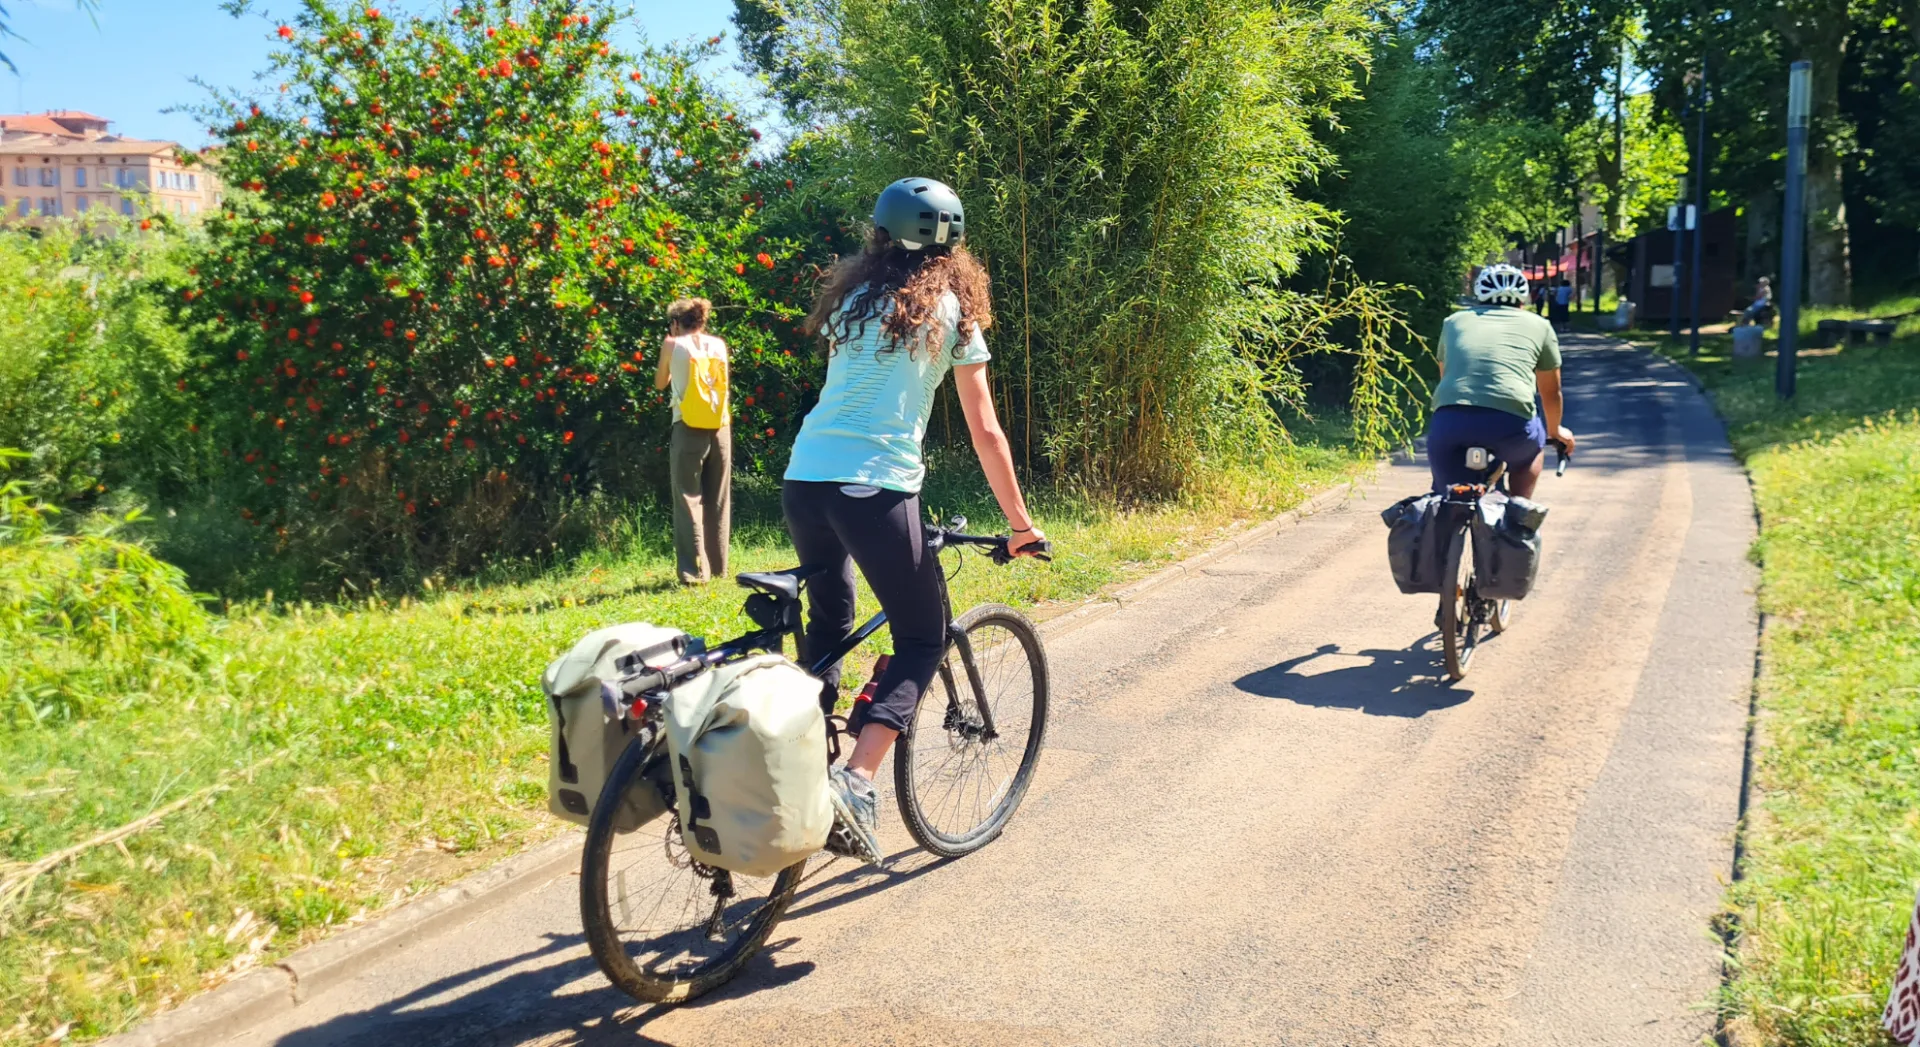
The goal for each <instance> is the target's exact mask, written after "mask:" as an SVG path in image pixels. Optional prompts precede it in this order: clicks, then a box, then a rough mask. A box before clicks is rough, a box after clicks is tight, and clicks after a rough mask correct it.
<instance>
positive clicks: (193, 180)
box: [187, 175, 200, 190]
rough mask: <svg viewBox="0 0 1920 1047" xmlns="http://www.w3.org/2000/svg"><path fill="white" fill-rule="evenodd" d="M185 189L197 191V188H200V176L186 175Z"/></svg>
mask: <svg viewBox="0 0 1920 1047" xmlns="http://www.w3.org/2000/svg"><path fill="white" fill-rule="evenodd" d="M187 188H188V189H194V190H197V189H199V188H200V176H198V175H188V176H187Z"/></svg>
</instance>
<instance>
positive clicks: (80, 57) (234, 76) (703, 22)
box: [0, 0, 747, 146]
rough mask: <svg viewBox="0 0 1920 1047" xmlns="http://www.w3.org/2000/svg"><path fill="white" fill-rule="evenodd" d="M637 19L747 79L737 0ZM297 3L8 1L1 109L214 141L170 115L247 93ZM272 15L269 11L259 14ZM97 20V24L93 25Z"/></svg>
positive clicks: (414, 0) (385, 4) (427, 6)
mask: <svg viewBox="0 0 1920 1047" xmlns="http://www.w3.org/2000/svg"><path fill="white" fill-rule="evenodd" d="M632 4H633V11H634V14H633V18H634V20H635V21H637V22H638V23H639V25H640V26H642V27H643V28H644V30H645V32H646V34H647V36H648V38H650V39H653V40H657V41H670V40H681V39H686V38H690V37H710V36H716V35H720V34H727V36H728V38H729V39H728V57H727V58H726V59H724V60H723V61H722V62H721V64H720V65H719V66H717V67H715V68H714V69H713V70H712V72H713V73H714V74H715V75H716V76H718V77H719V78H721V79H722V80H725V81H730V82H732V83H733V84H734V85H735V86H736V87H738V88H741V89H745V88H746V86H747V81H746V79H745V77H744V76H743V75H742V74H741V73H739V72H738V71H737V70H736V69H735V68H734V64H735V62H736V61H737V59H736V58H735V57H734V56H735V55H737V52H735V51H733V50H732V40H731V36H732V29H733V26H732V23H731V22H730V21H729V20H728V19H729V16H730V15H731V14H732V13H733V4H732V3H731V2H729V0H632ZM296 6H297V5H296V3H295V2H294V0H255V3H254V8H255V10H254V11H253V12H252V13H249V14H247V15H243V16H241V17H240V18H234V17H233V16H231V15H229V14H227V13H226V12H225V11H222V10H221V9H220V7H221V5H220V2H219V0H99V11H98V14H97V15H96V16H94V17H91V18H90V17H88V15H87V14H86V13H85V12H82V11H80V10H79V9H78V8H76V7H75V6H74V4H73V0H10V2H8V3H7V5H6V7H7V10H8V11H9V12H10V13H11V14H12V15H13V28H14V31H15V32H17V33H19V34H20V35H21V36H23V37H25V38H26V39H25V40H6V41H4V42H0V50H4V51H5V52H6V54H7V55H8V56H9V57H11V58H12V59H13V61H14V63H15V64H16V65H18V66H19V67H20V75H19V76H18V77H15V76H13V75H12V74H10V73H8V72H7V71H6V69H5V67H4V66H0V112H25V113H38V112H41V111H43V110H47V109H82V110H85V111H87V112H90V113H94V114H97V115H99V116H104V117H106V118H107V119H109V120H112V121H113V127H112V130H113V131H114V132H115V133H118V134H124V135H128V136H131V137H134V138H163V139H171V140H173V141H177V142H180V143H182V144H185V145H188V146H199V145H204V144H205V143H206V128H205V127H203V126H201V123H200V121H198V120H195V119H194V118H193V117H192V116H190V115H188V114H187V113H184V112H178V111H176V112H167V110H169V109H177V107H180V106H182V105H191V104H194V103H197V102H201V101H204V100H205V99H206V93H205V92H204V91H202V90H201V89H200V88H199V87H197V86H195V85H194V83H193V80H194V79H195V78H198V79H201V80H204V81H206V82H208V83H210V84H214V85H217V86H220V87H228V88H246V87H250V86H251V85H252V84H253V83H254V74H255V73H256V72H257V71H259V70H262V69H265V68H266V65H267V53H268V52H269V51H270V50H272V32H273V28H274V26H276V25H278V24H279V23H278V21H277V20H276V19H273V18H272V17H271V16H272V14H274V13H276V12H280V13H284V12H290V11H292V10H293V9H294V8H295V7H296ZM377 6H379V7H382V8H383V9H386V10H388V11H390V12H400V11H408V10H410V11H430V10H438V9H440V6H441V4H440V3H439V2H438V0H382V2H380V3H378V4H377ZM262 12H265V14H262ZM96 22H97V24H96Z"/></svg>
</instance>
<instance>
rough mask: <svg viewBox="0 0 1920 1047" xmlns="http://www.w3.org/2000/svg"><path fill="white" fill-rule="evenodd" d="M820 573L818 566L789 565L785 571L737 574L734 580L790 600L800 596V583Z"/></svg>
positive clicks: (742, 585) (748, 587)
mask: <svg viewBox="0 0 1920 1047" xmlns="http://www.w3.org/2000/svg"><path fill="white" fill-rule="evenodd" d="M819 573H820V568H818V567H789V568H787V569H786V570H784V571H762V572H760V573H758V574H736V575H734V576H733V580H734V581H736V582H739V583H740V585H741V587H742V588H746V589H758V590H760V591H761V592H763V593H769V594H771V595H774V596H778V597H782V598H784V599H788V600H798V599H799V598H800V583H801V582H804V581H806V580H807V579H809V578H811V577H813V576H814V575H816V574H819Z"/></svg>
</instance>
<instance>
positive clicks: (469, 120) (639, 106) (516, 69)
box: [175, 0, 803, 588]
mask: <svg viewBox="0 0 1920 1047" xmlns="http://www.w3.org/2000/svg"><path fill="white" fill-rule="evenodd" d="M349 8H350V9H349ZM619 17H620V16H619V15H617V14H616V13H615V12H614V11H613V9H612V7H611V5H610V4H603V3H575V2H573V0H529V2H527V3H516V4H512V5H498V6H492V7H489V6H482V5H474V6H468V7H465V8H461V9H459V10H457V11H455V12H453V13H450V14H447V15H444V16H440V17H434V18H417V19H408V20H406V21H396V20H394V19H392V18H389V17H386V16H383V15H381V14H379V12H377V11H375V10H374V9H371V8H368V9H365V10H362V9H361V6H360V5H358V4H354V5H342V4H339V3H335V2H332V0H307V2H306V3H305V4H304V5H303V7H302V9H301V12H300V14H299V15H298V16H297V17H296V18H294V19H293V20H292V21H291V23H290V24H288V25H287V26H284V27H282V28H281V30H280V35H281V37H283V38H284V39H285V40H286V41H287V42H286V44H285V49H284V50H282V51H280V52H278V53H276V54H275V56H274V58H273V73H272V74H271V76H270V77H269V78H270V79H276V80H280V81H284V82H285V83H286V85H287V87H286V90H285V92H284V93H283V94H281V95H280V96H279V97H278V98H270V99H263V100H257V101H252V102H248V101H245V100H227V101H224V102H223V103H222V104H221V106H220V107H219V109H218V111H217V112H214V113H210V114H209V115H210V117H211V118H213V119H216V120H217V121H218V122H219V123H220V125H221V126H219V127H218V128H217V131H218V133H219V134H220V136H221V140H222V148H223V160H222V170H223V176H224V178H225V179H226V181H227V184H228V185H229V186H231V187H233V189H234V190H235V191H234V192H233V193H232V194H230V197H229V203H228V205H227V206H226V207H225V208H224V209H223V210H222V211H220V212H219V213H217V214H215V215H213V216H212V217H210V218H209V220H208V222H207V230H208V236H209V241H210V242H209V243H208V246H207V249H206V251H205V252H204V254H203V255H202V256H201V257H200V258H199V259H198V260H197V262H196V264H195V266H194V268H193V270H192V271H191V272H190V273H189V274H188V277H187V278H186V279H184V280H182V281H181V282H180V285H179V286H178V287H177V288H176V289H175V291H176V296H177V298H178V300H179V308H180V313H181V317H182V321H183V322H184V323H187V324H189V325H191V326H192V327H193V329H194V331H195V334H196V338H197V342H198V345H199V347H200V353H199V356H198V359H197V361H196V363H195V366H194V367H193V369H192V370H191V371H190V372H189V374H188V376H187V389H188V391H189V392H190V393H191V394H192V396H193V397H194V399H195V401H196V402H197V403H198V404H199V405H200V406H201V410H200V411H199V413H198V414H197V415H196V417H194V418H193V419H192V420H191V422H190V424H189V425H188V426H186V428H188V429H189V430H196V429H197V430H198V431H201V432H202V433H203V434H204V435H205V436H206V437H207V438H208V440H209V441H210V442H211V446H212V447H213V448H214V449H215V450H217V453H218V454H219V455H220V456H222V464H223V467H224V470H225V471H226V472H228V473H229V474H230V475H231V476H232V477H233V478H234V479H235V482H233V483H232V484H230V486H229V488H228V490H227V491H226V492H225V495H226V497H227V498H228V499H229V500H230V501H229V502H228V503H227V504H228V508H227V510H226V511H227V512H228V513H229V514H232V515H233V516H235V517H236V518H238V519H241V520H244V521H245V522H246V524H247V525H248V526H250V527H253V528H257V529H259V530H260V531H261V532H262V534H263V535H265V536H266V544H267V547H270V548H274V549H275V550H276V551H277V552H286V551H289V550H291V551H293V552H296V553H298V554H299V555H301V556H305V557H308V558H311V559H322V560H325V561H327V563H328V568H329V570H330V571H331V573H333V574H334V575H335V577H336V578H337V577H339V576H342V575H344V576H347V577H354V576H357V575H364V574H367V573H375V572H380V571H393V570H406V569H413V570H419V569H423V568H435V567H442V566H444V567H447V568H451V569H454V570H464V569H470V568H472V567H473V566H475V565H476V564H478V563H479V562H481V561H482V560H483V559H484V558H486V557H490V556H495V555H503V554H515V553H520V552H524V551H528V550H532V549H540V548H545V547H546V546H547V545H549V544H550V543H552V542H553V541H554V540H555V536H556V534H557V533H559V531H560V529H562V528H563V527H564V526H565V524H566V519H567V517H568V515H569V514H570V513H572V514H575V515H577V514H578V512H579V511H580V510H579V508H578V507H579V506H580V505H581V504H583V502H592V501H593V500H595V499H598V498H602V497H605V498H611V499H614V500H615V501H616V502H617V501H619V500H624V499H627V498H632V497H634V496H636V495H641V494H644V493H646V492H648V491H650V490H652V488H653V485H654V484H656V483H657V482H658V479H659V478H660V477H661V476H662V475H663V471H664V453H663V452H664V445H665V439H666V429H667V425H668V421H669V418H670V414H669V405H668V404H667V403H666V396H665V394H663V393H656V392H655V391H654V390H653V388H652V382H651V378H652V372H653V366H652V364H653V361H654V359H656V357H655V354H656V353H657V352H658V346H659V342H660V339H661V337H662V336H663V335H664V334H665V333H666V330H665V323H664V315H665V307H666V305H667V304H668V302H669V301H671V300H672V299H673V298H675V297H679V296H682V295H692V294H698V295H702V296H705V297H708V298H711V299H712V300H713V301H714V303H715V306H716V321H715V323H714V325H713V327H714V330H715V332H716V333H717V334H720V335H721V336H722V337H725V338H727V339H728V341H729V342H731V343H732V345H733V354H734V384H735V386H736V387H737V388H742V389H748V390H753V389H762V390H766V392H765V393H764V394H762V395H765V396H773V395H774V394H776V393H778V394H782V395H783V396H784V395H785V394H789V393H791V394H794V395H795V396H796V397H797V394H798V393H799V392H800V391H801V390H802V388H803V383H802V381H801V379H800V374H799V369H800V367H801V363H800V362H799V361H797V360H796V359H795V357H794V356H792V355H791V354H790V353H789V352H787V351H785V350H783V349H782V348H781V347H780V346H779V345H778V344H777V342H776V339H775V336H774V334H773V332H772V330H771V328H770V327H769V322H770V321H778V320H781V319H783V318H790V317H791V316H792V315H793V308H792V307H791V306H789V305H787V304H785V303H784V296H785V295H786V294H787V293H788V292H789V291H790V290H791V289H792V288H793V287H794V285H795V284H796V283H797V282H798V280H799V277H800V272H799V271H798V270H797V269H796V268H795V267H794V265H793V264H792V263H790V262H789V261H788V259H789V256H790V255H791V253H792V245H791V244H790V243H787V242H784V241H780V240H771V239H768V238H767V237H765V236H764V235H762V232H761V229H760V227H759V219H758V217H757V216H758V214H759V211H760V208H761V207H762V205H763V204H764V203H765V200H766V191H765V190H766V188H767V183H766V182H765V180H759V181H756V175H757V171H756V168H758V167H760V166H761V164H760V161H758V160H754V159H751V158H750V153H751V151H752V149H753V143H754V141H755V140H756V139H758V137H759V132H758V131H754V130H752V129H751V128H749V127H747V126H746V125H745V123H744V122H743V121H742V120H741V119H740V118H739V116H738V115H737V114H736V113H735V112H734V110H733V109H732V107H731V106H730V105H729V104H728V102H727V101H726V99H724V98H722V97H720V96H718V95H716V94H715V93H714V92H712V91H711V90H710V89H709V88H708V87H707V86H706V85H704V84H703V83H702V82H701V81H700V79H699V78H698V77H697V76H696V75H695V73H694V71H693V68H692V63H693V61H694V59H695V58H697V57H699V56H698V55H697V54H679V53H674V52H648V53H646V54H643V55H641V56H639V57H637V58H635V57H629V56H626V55H623V54H621V53H619V52H618V51H616V50H614V49H613V48H612V47H611V46H610V45H609V43H608V42H607V37H608V35H609V33H610V31H611V28H612V26H613V24H614V22H615V21H616V20H617V19H618V18H619ZM748 415H749V417H752V418H753V420H754V421H755V422H756V423H757V422H758V421H759V420H760V418H759V417H758V416H755V415H754V413H753V412H748ZM735 435H736V445H735V446H736V454H737V455H738V456H739V458H740V459H741V460H742V461H743V462H745V463H748V464H750V465H759V466H761V467H763V468H770V467H775V466H777V464H778V460H779V459H780V458H781V457H782V455H783V454H784V450H783V448H784V446H785V445H786V443H787V442H788V437H789V436H790V434H789V433H788V432H787V429H786V426H785V425H784V424H772V425H766V426H759V425H757V424H756V425H754V426H752V427H749V426H747V425H737V426H736V429H735ZM329 588H331V587H330V586H329Z"/></svg>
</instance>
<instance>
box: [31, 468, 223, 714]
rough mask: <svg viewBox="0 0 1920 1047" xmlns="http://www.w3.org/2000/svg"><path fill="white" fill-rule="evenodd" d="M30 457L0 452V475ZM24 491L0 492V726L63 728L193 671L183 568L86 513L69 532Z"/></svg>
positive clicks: (189, 600) (197, 624)
mask: <svg viewBox="0 0 1920 1047" xmlns="http://www.w3.org/2000/svg"><path fill="white" fill-rule="evenodd" d="M26 458H27V456H26V455H25V454H24V453H22V452H19V451H16V450H13V449H11V448H4V447H0V469H5V468H10V467H11V466H13V465H14V464H15V463H16V462H17V461H21V460H25V459H26ZM59 515H60V511H59V509H58V508H57V507H55V506H52V505H49V504H47V503H46V502H44V501H42V500H41V499H40V498H38V497H37V496H36V495H35V494H34V493H33V490H32V488H31V487H30V486H29V485H28V484H27V483H25V482H23V481H21V480H17V479H12V478H9V479H7V480H6V481H5V482H4V483H0V702H3V703H4V706H0V728H6V727H19V726H22V725H33V724H45V723H47V722H48V721H50V720H64V719H71V718H73V717H75V716H78V715H82V714H84V713H86V712H89V711H94V710H96V709H97V708H99V707H100V706H101V705H102V703H104V702H105V701H106V700H107V699H108V698H117V697H122V696H124V695H125V694H127V693H129V692H135V693H137V692H141V691H146V690H149V689H151V688H154V687H156V686H157V685H159V684H160V683H161V682H163V681H167V680H178V679H180V678H181V677H182V676H183V674H185V673H188V672H190V671H191V669H192V668H193V667H194V666H196V665H197V664H199V661H200V656H201V653H202V647H201V644H202V641H203V640H204V639H205V637H206V633H207V626H208V619H207V615H206V612H205V611H203V610H202V609H201V608H200V605H199V603H198V602H197V601H196V600H195V599H194V596H193V594H192V593H191V592H189V591H188V590H187V588H186V580H185V577H184V576H183V575H182V574H181V572H180V570H179V569H178V568H176V567H174V566H172V565H170V564H167V563H164V562H162V561H160V560H158V559H156V558H155V557H154V556H153V554H152V553H150V552H148V551H147V550H146V549H145V548H144V547H142V546H141V545H139V544H137V543H135V542H131V541H127V540H125V539H123V538H120V537H118V536H117V535H118V534H119V532H121V531H122V530H123V529H124V527H125V526H126V525H128V524H131V523H133V522H134V521H135V520H137V519H138V517H139V514H138V512H137V511H136V512H131V513H128V514H126V515H125V516H123V517H118V518H115V517H108V516H106V515H105V514H93V515H91V516H89V517H86V518H84V519H82V520H81V521H80V529H79V532H78V533H62V532H61V531H60V530H58V529H57V528H56V527H55V526H54V525H55V523H56V521H57V518H58V516H59Z"/></svg>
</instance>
